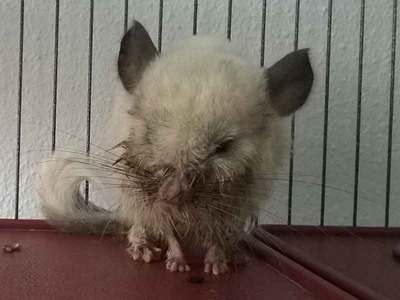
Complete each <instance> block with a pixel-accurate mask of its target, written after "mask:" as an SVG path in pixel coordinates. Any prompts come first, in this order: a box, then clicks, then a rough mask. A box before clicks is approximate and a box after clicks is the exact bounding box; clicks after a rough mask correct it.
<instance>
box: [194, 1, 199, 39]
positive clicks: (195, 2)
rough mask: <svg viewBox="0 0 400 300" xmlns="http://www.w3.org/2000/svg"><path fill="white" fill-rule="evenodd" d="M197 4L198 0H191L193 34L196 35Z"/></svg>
mask: <svg viewBox="0 0 400 300" xmlns="http://www.w3.org/2000/svg"><path fill="white" fill-rule="evenodd" d="M198 6H199V1H198V0H194V1H193V34H194V35H196V34H197V14H198V13H197V10H198Z"/></svg>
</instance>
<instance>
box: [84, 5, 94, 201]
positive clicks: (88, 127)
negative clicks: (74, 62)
mask: <svg viewBox="0 0 400 300" xmlns="http://www.w3.org/2000/svg"><path fill="white" fill-rule="evenodd" d="M93 10H94V2H93V0H90V17H89V54H88V91H87V119H86V154H87V155H89V153H90V144H91V142H90V131H91V121H92V71H93ZM85 197H86V198H85V199H86V201H89V183H88V182H86V186H85Z"/></svg>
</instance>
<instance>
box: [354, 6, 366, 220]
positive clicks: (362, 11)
mask: <svg viewBox="0 0 400 300" xmlns="http://www.w3.org/2000/svg"><path fill="white" fill-rule="evenodd" d="M364 19H365V0H361V8H360V43H359V54H358V86H357V129H356V157H355V171H354V203H353V226H357V213H358V212H357V209H358V181H359V171H360V128H361V103H362V101H361V100H362V83H363V57H364V27H365V26H364Z"/></svg>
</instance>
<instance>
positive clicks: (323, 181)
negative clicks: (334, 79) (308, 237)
mask: <svg viewBox="0 0 400 300" xmlns="http://www.w3.org/2000/svg"><path fill="white" fill-rule="evenodd" d="M332 2H333V1H332V0H329V3H328V27H327V33H326V66H325V107H324V141H323V150H322V175H321V176H322V179H321V215H320V225H324V221H325V195H326V191H325V187H326V186H325V185H326V161H327V144H328V121H329V119H328V118H329V84H330V69H331V35H332V4H333V3H332Z"/></svg>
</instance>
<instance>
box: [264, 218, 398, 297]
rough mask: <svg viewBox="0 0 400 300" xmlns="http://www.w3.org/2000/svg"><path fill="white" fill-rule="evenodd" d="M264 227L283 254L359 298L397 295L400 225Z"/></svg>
mask: <svg viewBox="0 0 400 300" xmlns="http://www.w3.org/2000/svg"><path fill="white" fill-rule="evenodd" d="M265 228H266V229H267V230H268V232H269V233H271V234H273V237H272V239H274V238H276V237H278V239H277V240H275V241H272V243H274V242H275V247H278V248H280V251H281V252H282V251H283V252H285V255H287V256H288V257H291V258H292V259H294V260H295V261H297V262H298V263H300V264H302V265H303V266H305V267H306V268H308V269H310V270H312V271H313V272H315V273H316V274H318V275H320V276H321V277H323V278H325V279H327V280H329V281H330V282H332V283H334V284H336V285H338V286H339V287H341V288H342V289H344V290H346V291H348V292H351V293H352V294H354V295H357V296H358V297H359V298H362V299H400V261H399V260H396V259H395V258H394V257H393V255H392V250H393V247H394V245H395V244H396V243H399V242H400V228H391V229H384V228H335V227H333V228H329V227H325V228H323V229H321V228H318V227H305V226H292V227H288V226H266V227H265ZM269 240H270V242H271V239H269Z"/></svg>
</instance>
